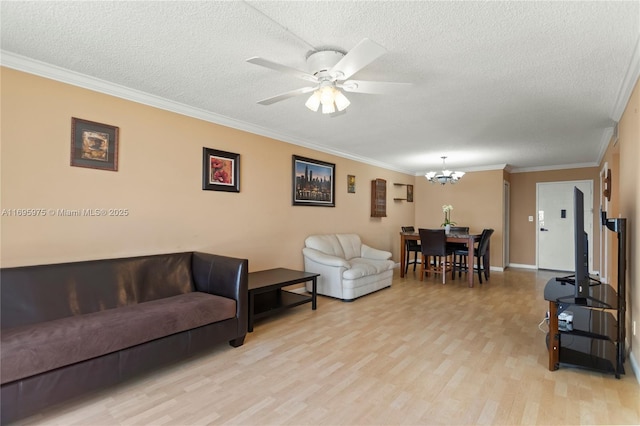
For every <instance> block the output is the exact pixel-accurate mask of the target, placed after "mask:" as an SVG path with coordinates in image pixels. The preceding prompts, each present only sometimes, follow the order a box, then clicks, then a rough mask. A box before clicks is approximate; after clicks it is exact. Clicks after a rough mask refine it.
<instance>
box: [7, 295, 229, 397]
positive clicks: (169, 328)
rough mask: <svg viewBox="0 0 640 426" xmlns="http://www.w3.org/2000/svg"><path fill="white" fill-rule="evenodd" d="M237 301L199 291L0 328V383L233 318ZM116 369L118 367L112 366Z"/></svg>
mask: <svg viewBox="0 0 640 426" xmlns="http://www.w3.org/2000/svg"><path fill="white" fill-rule="evenodd" d="M235 313H236V301H235V300H232V299H227V298H224V297H220V296H214V295H211V294H207V293H202V292H192V293H186V294H181V295H178V296H173V297H167V298H164V299H159V300H154V301H151V302H145V303H140V304H137V305H131V306H125V307H122V308H116V309H107V310H104V311H100V312H94V313H90V314H85V315H75V316H71V317H67V318H61V319H57V320H52V321H46V322H41V323H36V324H31V325H25V326H20V327H15V328H10V329H3V330H2V335H1V341H0V344H1V345H2V357H1V359H0V376H1V378H2V383H3V384H4V383H8V382H12V381H14V380H18V379H21V378H24V377H29V376H32V375H35V374H38V373H42V372H45V371H48V370H52V369H54V368H58V367H62V366H65V365H69V364H73V363H76V362H79V361H84V360H87V359H90V358H94V357H97V356H101V355H105V354H108V353H111V352H115V351H118V350H121V349H125V348H128V347H131V346H135V345H138V344H141V343H144V342H148V341H151V340H154V339H158V338H161V337H164V336H168V335H170V334H174V333H179V332H182V331H186V330H189V329H192V328H196V327H201V326H204V325H207V324H210V323H214V322H217V321H222V320H226V319H229V318H234V317H235ZM114 374H117V372H114Z"/></svg>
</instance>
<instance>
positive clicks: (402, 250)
mask: <svg viewBox="0 0 640 426" xmlns="http://www.w3.org/2000/svg"><path fill="white" fill-rule="evenodd" d="M405 244H406V240H405V238H404V235H403V234H400V278H403V277H404V264H405V262H406V259H405V248H404V246H405Z"/></svg>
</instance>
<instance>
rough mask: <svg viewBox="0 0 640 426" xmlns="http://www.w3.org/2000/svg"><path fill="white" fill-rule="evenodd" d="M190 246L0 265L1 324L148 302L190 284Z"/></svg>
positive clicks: (13, 324) (184, 290) (9, 325)
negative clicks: (147, 252)
mask: <svg viewBox="0 0 640 426" xmlns="http://www.w3.org/2000/svg"><path fill="white" fill-rule="evenodd" d="M191 257H192V253H191V252H186V253H170V254H158V255H151V256H139V257H128V258H121V259H100V260H90V261H82V262H71V263H58V264H53V265H38V266H22V267H16V268H3V269H2V270H0V286H1V287H2V298H1V300H0V304H1V308H0V318H1V320H0V326H1V327H2V329H8V328H13V327H19V326H24V325H27V324H36V323H40V322H45V321H51V320H56V319H61V318H65V317H70V316H74V315H82V314H89V313H93V312H98V311H103V310H105V309H113V308H119V307H123V306H127V305H137V304H138V303H143V302H150V301H152V300H158V299H162V298H165V297H172V296H177V295H179V294H184V293H190V292H192V291H193V290H194V284H193V276H192V274H191Z"/></svg>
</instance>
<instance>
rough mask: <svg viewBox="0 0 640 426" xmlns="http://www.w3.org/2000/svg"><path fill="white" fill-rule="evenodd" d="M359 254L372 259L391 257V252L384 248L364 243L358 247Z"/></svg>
mask: <svg viewBox="0 0 640 426" xmlns="http://www.w3.org/2000/svg"><path fill="white" fill-rule="evenodd" d="M360 255H361V256H362V257H364V258H365V259H374V260H387V259H391V252H388V251H385V250H378V249H376V248H373V247H369V246H368V245H366V244H362V247H361V249H360Z"/></svg>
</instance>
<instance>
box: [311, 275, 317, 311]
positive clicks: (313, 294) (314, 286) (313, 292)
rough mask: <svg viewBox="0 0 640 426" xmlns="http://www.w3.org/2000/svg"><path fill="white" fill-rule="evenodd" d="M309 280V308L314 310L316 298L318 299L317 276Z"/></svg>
mask: <svg viewBox="0 0 640 426" xmlns="http://www.w3.org/2000/svg"><path fill="white" fill-rule="evenodd" d="M311 281H312V284H311V309H312V310H314V311H315V310H316V307H317V302H316V300H317V299H318V298H317V296H318V277H313V280H311Z"/></svg>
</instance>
